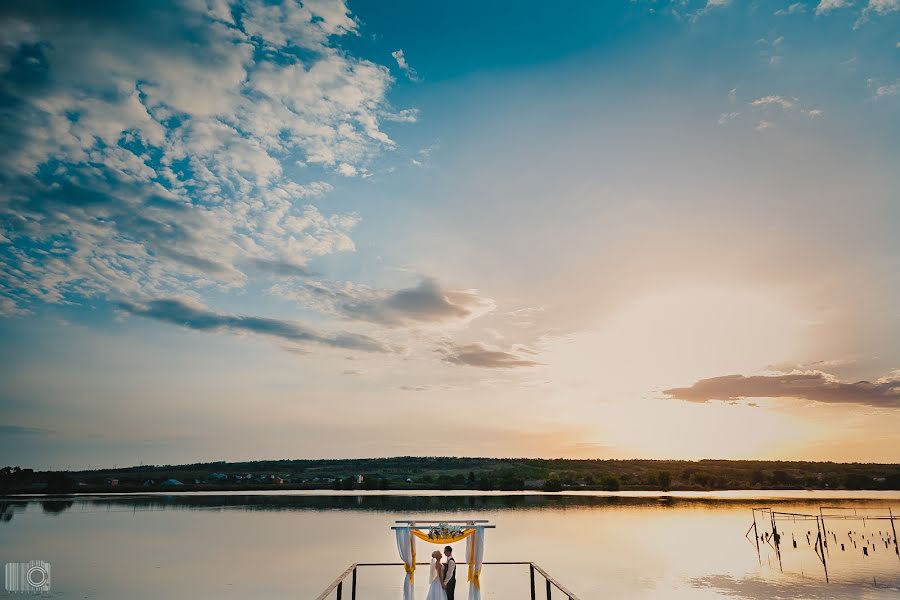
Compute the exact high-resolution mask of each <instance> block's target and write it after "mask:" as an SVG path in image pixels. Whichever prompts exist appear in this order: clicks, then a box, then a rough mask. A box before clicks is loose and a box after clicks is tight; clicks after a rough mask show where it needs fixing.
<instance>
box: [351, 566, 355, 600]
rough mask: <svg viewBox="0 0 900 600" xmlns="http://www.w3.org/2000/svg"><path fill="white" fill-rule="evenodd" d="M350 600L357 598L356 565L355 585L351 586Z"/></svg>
mask: <svg viewBox="0 0 900 600" xmlns="http://www.w3.org/2000/svg"><path fill="white" fill-rule="evenodd" d="M350 600H356V567H353V585H352V586H351V587H350Z"/></svg>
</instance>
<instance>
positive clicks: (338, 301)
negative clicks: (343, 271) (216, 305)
mask: <svg viewBox="0 0 900 600" xmlns="http://www.w3.org/2000/svg"><path fill="white" fill-rule="evenodd" d="M271 291H272V292H273V293H275V294H277V295H280V296H283V297H286V298H291V299H293V300H295V301H297V302H299V303H300V304H302V305H303V306H307V307H315V308H316V309H318V310H319V311H321V312H323V313H326V314H332V315H334V316H337V317H340V318H343V319H348V320H353V321H366V322H369V323H375V324H378V325H382V326H386V327H400V326H414V325H429V324H442V323H451V322H453V323H461V322H468V321H471V320H473V319H476V318H478V317H480V316H482V315H484V314H487V313H489V312H491V311H493V310H494V308H495V307H496V305H495V303H494V301H493V300H491V299H490V298H485V297H483V296H481V295H480V294H479V293H478V291H477V290H466V289H447V288H443V287H441V285H440V284H439V283H438V281H437V280H435V279H433V278H431V277H426V278H424V279H422V280H421V281H420V282H419V283H418V284H417V285H415V286H413V287H409V288H403V289H399V290H394V291H390V290H374V289H371V288H368V287H366V286H362V285H355V284H350V283H347V284H334V283H324V282H305V283H303V284H302V285H299V286H296V285H276V286H274V287H273V288H272V290H271Z"/></svg>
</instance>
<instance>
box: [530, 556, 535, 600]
mask: <svg viewBox="0 0 900 600" xmlns="http://www.w3.org/2000/svg"><path fill="white" fill-rule="evenodd" d="M528 570H529V571H531V600H537V594H536V593H535V591H534V563H532V564H530V565H528Z"/></svg>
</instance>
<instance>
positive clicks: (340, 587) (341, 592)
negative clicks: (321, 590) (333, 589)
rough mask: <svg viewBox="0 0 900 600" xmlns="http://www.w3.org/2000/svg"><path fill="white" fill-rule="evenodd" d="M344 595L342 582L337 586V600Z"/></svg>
mask: <svg viewBox="0 0 900 600" xmlns="http://www.w3.org/2000/svg"><path fill="white" fill-rule="evenodd" d="M343 594H344V581H343V580H341V582H340V583H339V584H338V586H337V600H341V596H342V595H343Z"/></svg>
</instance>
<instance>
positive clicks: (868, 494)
mask: <svg viewBox="0 0 900 600" xmlns="http://www.w3.org/2000/svg"><path fill="white" fill-rule="evenodd" d="M110 496H116V497H125V498H127V497H134V498H140V497H160V496H181V497H192V496H193V497H204V496H209V497H215V496H237V497H240V496H284V497H290V496H298V497H300V496H303V497H323V498H327V497H357V496H358V497H372V498H378V497H390V496H396V497H417V496H421V497H434V498H442V497H446V498H454V497H457V498H459V497H486V498H490V497H520V496H546V497H566V496H568V497H576V498H577V497H582V498H609V499H616V498H619V499H623V500H654V499H656V500H660V501H668V500H687V501H690V500H696V501H704V500H709V501H716V502H723V501H724V502H728V501H731V502H747V501H756V500H759V501H761V500H766V501H773V502H791V501H797V500H861V501H876V500H891V501H894V500H895V501H900V490H813V489H794V490H770V489H758V490H704V491H678V490H675V491H672V490H670V491H663V490H624V491H618V492H607V491H603V490H564V491H562V492H544V491H541V490H518V491H500V490H492V491H484V490H352V491H346V490H308V489H305V490H304V489H285V488H279V489H272V488H264V489H258V490H225V489H220V490H191V489H187V490H184V489H180V490H164V491H163V490H156V491H153V490H140V491H124V490H121V491H119V490H117V491H110V490H104V491H99V492H72V493H56V494H49V493H47V494H41V493H21V494H0V500H12V501H41V500H55V499H68V498H85V499H90V498H106V497H110Z"/></svg>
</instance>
